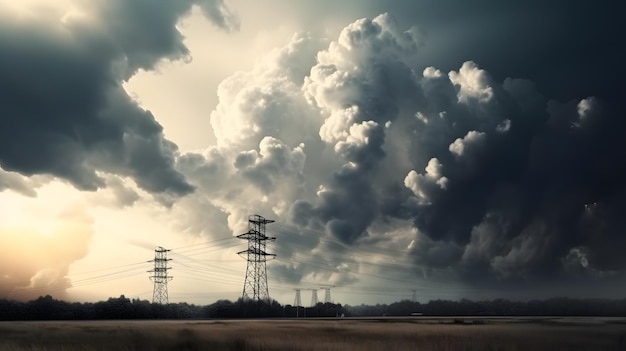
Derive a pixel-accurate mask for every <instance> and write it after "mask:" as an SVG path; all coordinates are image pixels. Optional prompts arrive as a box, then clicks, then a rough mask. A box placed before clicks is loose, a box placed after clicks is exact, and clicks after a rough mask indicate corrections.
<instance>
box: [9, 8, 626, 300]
mask: <svg viewBox="0 0 626 351" xmlns="http://www.w3.org/2000/svg"><path fill="white" fill-rule="evenodd" d="M623 14H624V9H623V8H622V7H621V5H620V4H619V3H618V2H615V1H593V2H590V1H550V2H547V1H539V0H537V1H535V0H530V1H523V2H522V1H519V2H514V3H513V2H504V1H497V0H479V1H472V2H467V1H462V0H444V1H442V0H437V1H435V0H417V1H415V0H406V1H393V2H389V1H383V0H369V1H365V0H363V1H357V0H344V1H336V0H335V1H327V0H323V1H319V0H317V1H288V0H267V1H264V2H262V3H259V2H258V1H251V0H179V1H166V0H159V1H156V0H133V1H126V0H63V1H60V0H54V1H52V0H48V1H46V0H27V1H26V0H24V1H19V2H18V1H13V0H0V248H1V251H0V252H1V253H2V254H1V255H0V297H6V298H12V299H20V300H27V299H30V298H33V297H37V296H39V295H44V294H51V295H53V296H55V297H57V298H61V299H68V300H78V301H95V300H100V299H106V298H108V297H110V296H119V295H121V294H124V295H126V296H128V297H133V298H135V297H139V298H142V299H151V298H152V283H151V282H150V280H149V279H148V276H149V274H148V273H147V272H146V271H147V270H149V269H151V266H150V263H148V262H146V261H148V260H150V259H151V258H153V257H154V251H153V250H154V247H156V246H163V247H166V248H168V249H171V250H172V251H171V252H170V256H169V257H170V258H172V261H171V262H170V263H171V266H172V270H171V272H170V273H171V275H173V276H174V279H173V280H172V281H171V282H170V284H169V296H170V301H174V302H178V301H187V302H192V303H197V304H208V303H212V302H214V301H215V300H217V299H222V298H226V299H231V300H234V299H237V298H238V297H239V296H241V290H242V288H243V281H244V277H245V269H246V262H245V260H243V259H242V258H241V257H239V256H238V255H237V254H236V253H237V252H238V251H240V250H244V249H245V248H246V243H245V242H244V241H242V240H238V239H236V238H235V237H234V236H235V235H237V234H241V233H244V232H246V231H247V217H248V215H251V214H260V215H262V216H265V217H267V218H270V219H274V220H276V223H273V224H269V225H268V226H267V229H268V232H267V234H268V235H270V236H274V237H276V238H277V240H276V241H275V242H273V243H270V244H268V252H272V253H276V254H277V255H278V256H277V259H276V260H273V261H271V262H269V263H268V277H269V287H270V295H271V296H272V297H273V298H275V299H277V300H278V301H279V302H281V303H292V302H293V301H294V296H295V293H294V289H296V288H300V289H315V288H319V287H321V286H333V288H332V299H333V300H334V301H335V302H340V303H348V304H356V303H361V302H366V303H373V302H392V301H396V300H400V299H409V298H411V297H412V295H413V290H415V294H416V296H417V299H418V300H420V301H428V300H430V299H436V298H445V299H459V298H470V299H485V298H496V297H503V298H511V299H524V300H525V299H531V298H545V297H551V296H573V297H609V298H616V297H623V296H624V295H623V292H624V291H626V255H624V254H623V252H624V251H625V250H626V216H625V215H624V214H626V204H625V203H624V200H623V199H624V198H625V196H626V187H625V185H626V182H625V181H624V177H625V176H626V145H625V142H626V119H625V118H626V117H625V116H626V109H625V108H624V106H623V94H624V88H623V86H622V84H623V82H624V81H626V75H625V74H624V70H623V67H622V65H623V63H624V62H626V57H625V54H624V50H623V43H624V42H626V38H624V35H623V34H622V33H624V28H622V27H623V25H621V24H620V23H621V22H623V21H622V17H623ZM310 296H311V295H310V292H306V291H304V292H303V293H302V300H303V302H304V303H307V302H308V300H309V298H310ZM319 297H320V300H323V298H324V294H323V292H320V293H319Z"/></svg>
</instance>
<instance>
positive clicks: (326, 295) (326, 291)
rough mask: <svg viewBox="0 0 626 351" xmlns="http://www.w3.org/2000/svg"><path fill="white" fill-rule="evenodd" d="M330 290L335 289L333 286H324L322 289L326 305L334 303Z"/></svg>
mask: <svg viewBox="0 0 626 351" xmlns="http://www.w3.org/2000/svg"><path fill="white" fill-rule="evenodd" d="M330 288H334V286H333V285H324V286H322V287H320V289H322V290H324V303H330V302H333V301H332V299H331V298H330Z"/></svg>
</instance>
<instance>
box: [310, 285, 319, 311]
mask: <svg viewBox="0 0 626 351" xmlns="http://www.w3.org/2000/svg"><path fill="white" fill-rule="evenodd" d="M310 290H311V307H315V305H317V302H318V299H317V289H310Z"/></svg>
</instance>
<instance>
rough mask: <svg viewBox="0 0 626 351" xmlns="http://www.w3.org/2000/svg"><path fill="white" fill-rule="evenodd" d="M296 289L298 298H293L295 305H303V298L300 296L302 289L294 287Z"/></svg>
mask: <svg viewBox="0 0 626 351" xmlns="http://www.w3.org/2000/svg"><path fill="white" fill-rule="evenodd" d="M294 290H295V291H296V298H295V299H294V300H293V305H294V306H295V307H298V306H302V299H301V298H300V291H301V290H302V289H294Z"/></svg>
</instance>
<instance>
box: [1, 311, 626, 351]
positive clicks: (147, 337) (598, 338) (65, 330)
mask: <svg viewBox="0 0 626 351" xmlns="http://www.w3.org/2000/svg"><path fill="white" fill-rule="evenodd" d="M0 350H2V351H52V350H60V351H78V350H93V351H100V350H107V351H108V350H120V351H135V350H137V351H139V350H147V351H151V350H155V351H161V350H163V351H165V350H386V351H387V350H425V351H434V350H440V351H445V350H467V351H471V350H493V351H500V350H502V351H505V350H549V351H559V350H626V324H624V323H622V322H620V323H618V321H591V320H590V321H582V322H581V321H576V320H561V321H557V320H541V321H532V322H528V321H521V320H516V319H511V320H504V319H497V320H496V319H493V320H488V319H481V320H471V319H467V320H462V319H456V320H454V319H438V320H423V319H416V320H397V319H381V320H343V319H341V320H306V321H302V320H298V321H294V320H268V321H258V320H257V321H93V322H0Z"/></svg>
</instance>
